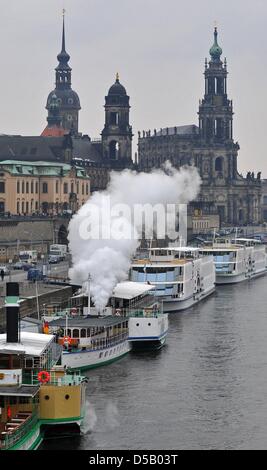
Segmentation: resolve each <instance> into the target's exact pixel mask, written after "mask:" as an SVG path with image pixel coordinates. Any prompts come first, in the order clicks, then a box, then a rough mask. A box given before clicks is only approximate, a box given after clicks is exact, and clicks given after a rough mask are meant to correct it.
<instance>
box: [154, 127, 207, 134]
mask: <svg viewBox="0 0 267 470" xmlns="http://www.w3.org/2000/svg"><path fill="white" fill-rule="evenodd" d="M197 134H198V127H197V126H196V125H195V124H190V125H188V126H176V127H165V128H164V129H161V130H160V131H157V134H156V135H157V136H161V135H180V136H185V135H197Z"/></svg>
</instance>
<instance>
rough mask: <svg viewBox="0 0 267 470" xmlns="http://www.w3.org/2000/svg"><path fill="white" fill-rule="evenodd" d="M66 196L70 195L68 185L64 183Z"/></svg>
mask: <svg viewBox="0 0 267 470" xmlns="http://www.w3.org/2000/svg"><path fill="white" fill-rule="evenodd" d="M64 194H68V183H64Z"/></svg>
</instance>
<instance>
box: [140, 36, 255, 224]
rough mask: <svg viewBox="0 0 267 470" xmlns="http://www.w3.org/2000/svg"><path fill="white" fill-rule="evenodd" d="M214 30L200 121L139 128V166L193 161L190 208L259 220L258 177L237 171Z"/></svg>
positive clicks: (227, 218)
mask: <svg viewBox="0 0 267 470" xmlns="http://www.w3.org/2000/svg"><path fill="white" fill-rule="evenodd" d="M217 35H218V33H217V28H215V31H214V44H213V46H212V47H211V49H210V57H211V58H210V61H209V63H208V62H207V59H206V61H205V74H204V75H205V94H204V98H203V99H202V100H201V101H200V105H199V111H198V117H199V125H198V127H197V126H195V125H189V126H180V127H173V128H167V129H161V130H160V131H159V132H158V131H156V130H154V133H151V131H148V132H143V134H142V135H141V133H140V132H139V140H138V149H139V168H140V170H143V171H150V170H151V169H152V168H154V167H159V166H161V165H162V163H163V162H164V161H166V160H170V161H171V162H172V163H173V165H174V166H175V167H177V168H179V167H181V166H183V165H195V166H196V167H197V168H198V170H199V173H200V176H201V178H202V187H201V192H200V195H199V196H198V198H197V200H196V201H194V202H193V203H192V204H191V207H192V208H193V209H195V210H197V211H201V212H203V213H204V214H209V213H210V214H212V213H216V212H217V213H218V214H219V215H220V220H221V222H224V223H227V224H228V223H229V224H236V225H237V224H247V223H259V222H260V221H261V218H262V217H261V175H260V173H258V174H257V176H256V177H255V175H254V173H253V172H252V173H251V172H249V173H248V174H247V177H246V178H243V176H242V175H240V174H239V172H238V168H237V156H238V150H239V145H238V143H237V142H235V141H234V138H233V104H232V101H231V100H229V99H228V96H227V74H228V72H227V64H226V59H225V61H224V62H222V60H221V55H222V49H221V47H220V46H219V45H218V41H217Z"/></svg>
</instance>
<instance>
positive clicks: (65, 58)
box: [57, 10, 70, 70]
mask: <svg viewBox="0 0 267 470" xmlns="http://www.w3.org/2000/svg"><path fill="white" fill-rule="evenodd" d="M57 60H58V62H59V65H58V66H57V70H60V69H62V68H64V69H65V70H66V69H70V67H69V65H68V62H69V60H70V55H69V54H68V53H67V52H66V45H65V10H63V27H62V45H61V52H60V53H59V54H58V56H57Z"/></svg>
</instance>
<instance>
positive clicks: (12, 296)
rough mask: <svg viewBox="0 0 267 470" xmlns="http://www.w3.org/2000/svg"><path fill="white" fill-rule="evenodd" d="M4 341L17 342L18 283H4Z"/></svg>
mask: <svg viewBox="0 0 267 470" xmlns="http://www.w3.org/2000/svg"><path fill="white" fill-rule="evenodd" d="M5 305H6V342H7V343H18V342H19V284H18V282H7V284H6V300H5Z"/></svg>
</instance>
